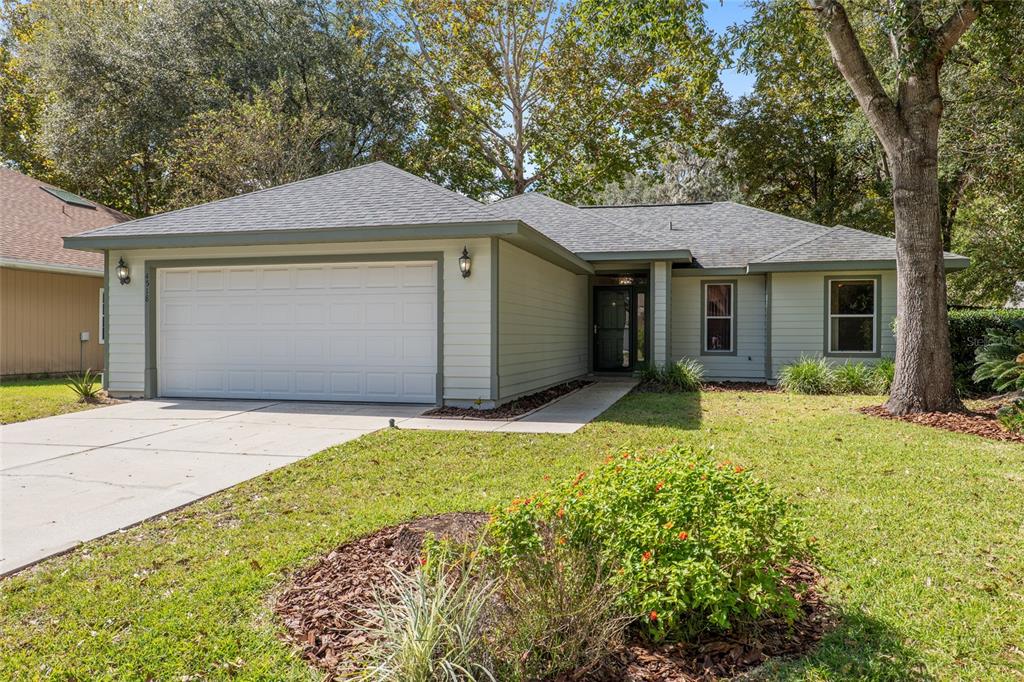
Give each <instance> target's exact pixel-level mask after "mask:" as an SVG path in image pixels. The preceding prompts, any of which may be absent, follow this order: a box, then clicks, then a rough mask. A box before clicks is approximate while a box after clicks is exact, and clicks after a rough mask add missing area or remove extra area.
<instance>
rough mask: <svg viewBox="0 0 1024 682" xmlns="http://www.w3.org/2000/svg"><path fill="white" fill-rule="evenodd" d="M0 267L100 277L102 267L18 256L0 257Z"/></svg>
mask: <svg viewBox="0 0 1024 682" xmlns="http://www.w3.org/2000/svg"><path fill="white" fill-rule="evenodd" d="M0 268H13V269H16V270H34V271H37V272H52V273H55V274H61V275H87V276H89V277H102V276H103V268H102V267H90V266H88V265H69V264H65V263H44V262H41V261H30V260H21V259H18V258H4V257H0Z"/></svg>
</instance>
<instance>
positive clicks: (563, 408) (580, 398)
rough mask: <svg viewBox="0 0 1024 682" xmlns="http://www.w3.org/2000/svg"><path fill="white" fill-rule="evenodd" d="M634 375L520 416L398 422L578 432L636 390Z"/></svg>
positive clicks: (600, 381) (410, 426) (422, 425)
mask: <svg viewBox="0 0 1024 682" xmlns="http://www.w3.org/2000/svg"><path fill="white" fill-rule="evenodd" d="M636 384H637V381H636V379H634V378H632V377H623V378H618V377H610V378H609V377H601V378H599V379H598V380H597V381H596V382H595V383H593V384H591V385H590V386H587V387H586V388H582V389H580V390H578V391H576V392H575V393H570V394H569V395H567V396H564V397H563V398H560V399H558V400H556V401H555V402H553V403H550V404H548V405H546V406H544V407H542V408H540V409H539V410H537V411H536V412H533V413H531V414H528V415H526V416H524V417H520V418H519V419H515V420H509V421H500V420H496V419H494V420H491V419H451V418H444V419H442V418H438V417H415V418H413V419H406V420H405V421H402V422H400V423H399V424H398V426H399V427H400V428H403V429H427V430H433V431H488V432H491V433H575V432H576V431H578V430H580V429H581V428H583V427H584V426H585V425H586V424H588V423H590V422H591V421H593V420H594V418H595V417H597V416H598V415H599V414H601V413H602V412H604V411H605V410H607V409H608V408H609V407H611V406H612V405H614V404H615V403H616V402H617V401H618V400H619V399H620V398H622V397H623V396H624V395H626V394H627V393H629V392H630V391H631V390H633V387H634V386H636Z"/></svg>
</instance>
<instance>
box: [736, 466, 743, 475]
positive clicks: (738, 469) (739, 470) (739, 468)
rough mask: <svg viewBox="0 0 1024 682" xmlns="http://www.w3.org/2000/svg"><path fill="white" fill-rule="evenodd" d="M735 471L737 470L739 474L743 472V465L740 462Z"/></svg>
mask: <svg viewBox="0 0 1024 682" xmlns="http://www.w3.org/2000/svg"><path fill="white" fill-rule="evenodd" d="M735 471H736V473H737V474H741V473H743V467H741V466H740V465H739V464H737V465H736V469H735Z"/></svg>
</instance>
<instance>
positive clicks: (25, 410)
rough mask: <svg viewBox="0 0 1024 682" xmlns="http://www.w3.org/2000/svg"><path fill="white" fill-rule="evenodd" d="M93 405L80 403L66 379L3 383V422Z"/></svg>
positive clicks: (0, 420)
mask: <svg viewBox="0 0 1024 682" xmlns="http://www.w3.org/2000/svg"><path fill="white" fill-rule="evenodd" d="M90 407H94V405H87V404H85V403H80V402H78V396H76V395H75V394H74V393H73V392H72V391H71V389H70V388H68V387H67V386H66V385H65V382H64V379H19V380H16V381H8V380H4V381H3V382H0V424H13V423H14V422H23V421H26V420H29V419H38V418H39V417H51V416H53V415H55V414H64V413H65V412H77V411H78V410H84V409H88V408H90Z"/></svg>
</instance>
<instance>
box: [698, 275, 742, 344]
mask: <svg viewBox="0 0 1024 682" xmlns="http://www.w3.org/2000/svg"><path fill="white" fill-rule="evenodd" d="M734 307H735V306H734V305H733V285H732V284H731V283H725V282H720V283H710V282H709V283H706V284H705V285H704V352H706V353H729V352H732V349H733V333H734V325H733V323H734V318H733V308H734Z"/></svg>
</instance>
